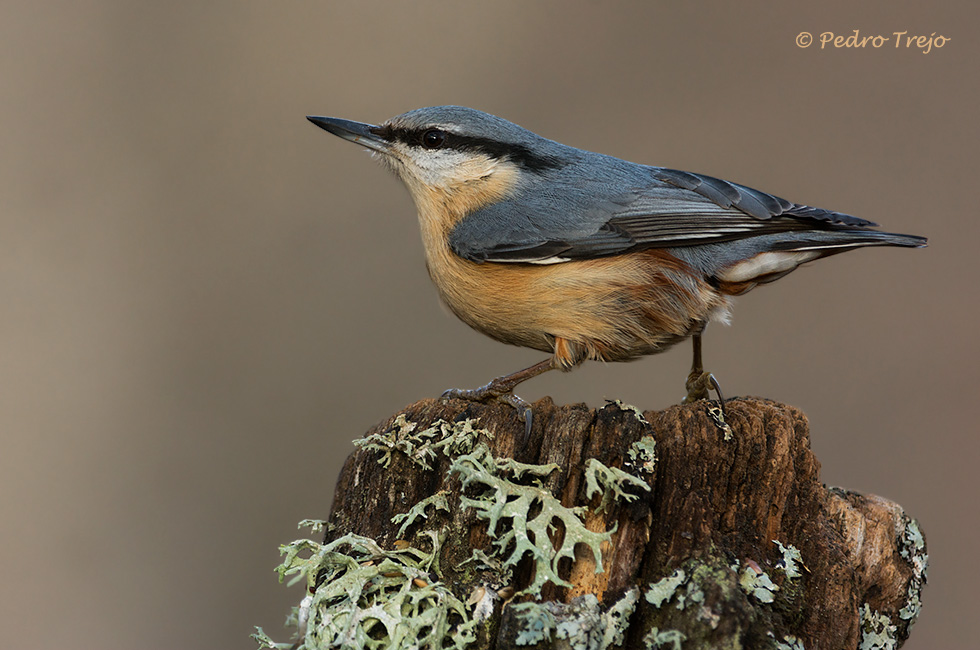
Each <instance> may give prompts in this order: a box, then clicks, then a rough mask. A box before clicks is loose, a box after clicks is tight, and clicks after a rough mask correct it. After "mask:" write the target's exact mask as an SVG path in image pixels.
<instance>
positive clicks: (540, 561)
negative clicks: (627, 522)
mask: <svg viewBox="0 0 980 650" xmlns="http://www.w3.org/2000/svg"><path fill="white" fill-rule="evenodd" d="M555 469H557V465H528V464H525V463H518V462H516V461H513V460H510V459H495V458H494V457H493V455H492V454H491V453H490V449H489V448H488V447H487V446H486V445H485V444H484V443H480V444H478V445H477V447H476V449H475V450H474V451H473V453H471V454H465V455H463V456H460V457H458V458H456V459H455V460H454V461H453V464H452V466H451V467H450V469H449V472H450V474H458V475H459V477H460V479H461V480H462V484H463V489H464V490H468V489H469V490H471V491H472V489H473V488H475V493H474V494H473V495H472V496H467V495H465V494H464V495H463V496H462V497H461V499H460V505H461V506H462V507H464V508H472V509H473V510H474V511H475V512H476V515H477V517H479V518H480V519H483V520H485V521H486V522H487V534H488V535H489V536H490V537H491V538H492V540H493V542H492V543H493V546H494V549H495V550H494V552H493V555H496V556H498V557H499V558H500V559H501V560H502V563H503V566H504V567H511V568H512V567H514V566H516V565H517V563H518V562H519V561H520V560H521V559H522V558H523V557H525V556H527V555H530V556H531V558H532V560H533V562H534V578H533V580H532V581H531V584H530V585H528V587H527V588H526V589H525V590H524V591H523V592H521V593H523V594H534V595H539V594H540V593H541V588H542V587H543V586H544V585H545V584H547V583H548V582H551V583H553V584H556V585H559V586H562V587H571V584H569V583H568V581H566V580H564V579H563V578H561V577H560V576H559V574H558V565H559V563H560V562H561V561H562V560H563V559H566V558H567V559H568V560H571V561H573V562H574V561H575V552H574V551H575V547H576V546H578V545H579V544H582V545H584V546H586V547H587V548H588V549H589V550H590V551H591V553H592V555H593V558H594V559H595V563H596V570H595V572H596V573H600V572H601V571H602V552H601V550H600V545H601V544H602V543H603V542H607V541H609V539H610V538H611V537H612V533H613V532H615V527H614V528H613V530H610V531H607V532H604V533H603V532H595V531H591V530H589V529H588V528H586V526H585V524H584V522H583V520H582V515H583V513H584V512H585V510H586V508H584V507H581V506H579V507H575V508H566V507H565V506H563V505H562V504H561V502H560V501H559V500H558V499H557V498H555V496H554V495H553V494H552V493H551V492H550V491H549V490H548V489H546V488H544V487H542V486H541V482H542V481H543V479H544V478H545V477H547V476H548V475H549V474H550V473H551V472H552V471H554V470H555ZM508 474H510V475H511V476H508ZM519 481H523V483H522V482H519ZM526 483H530V485H527V484H526ZM504 522H506V523H504ZM556 525H561V526H562V527H563V528H564V535H563V536H562V541H561V545H560V546H559V547H558V548H555V546H554V545H553V544H552V542H551V538H550V536H549V532H550V531H552V530H554V529H555V527H556Z"/></svg>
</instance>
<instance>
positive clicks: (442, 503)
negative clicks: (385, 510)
mask: <svg viewBox="0 0 980 650" xmlns="http://www.w3.org/2000/svg"><path fill="white" fill-rule="evenodd" d="M447 494H449V493H448V492H446V491H445V490H440V491H438V492H436V493H435V494H433V495H432V496H430V497H426V498H425V499H422V500H421V501H419V502H418V503H416V504H415V505H414V506H412V507H411V509H410V510H409V511H408V512H405V513H402V514H400V515H395V516H394V517H392V518H391V523H393V524H397V523H401V527H400V528H399V529H398V537H401V536H402V535H404V534H405V531H406V530H408V528H409V527H410V526H411V525H412V524H414V523H415V520H416V519H418V518H419V517H421V518H422V519H427V518H428V515H426V514H425V509H426V508H428V507H429V506H432V507H433V508H434V509H435V510H436V511H439V510H442V511H443V512H449V502H448V501H447V500H446V495H447Z"/></svg>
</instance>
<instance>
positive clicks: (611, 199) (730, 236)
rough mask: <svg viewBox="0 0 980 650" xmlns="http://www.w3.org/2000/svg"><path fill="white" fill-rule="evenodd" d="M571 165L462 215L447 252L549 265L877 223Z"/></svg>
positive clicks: (716, 187)
mask: <svg viewBox="0 0 980 650" xmlns="http://www.w3.org/2000/svg"><path fill="white" fill-rule="evenodd" d="M574 171H575V170H572V173H567V174H566V175H565V176H564V178H549V179H547V182H546V183H544V184H541V185H538V186H536V187H532V188H527V189H526V190H525V191H523V192H521V193H519V194H518V195H517V196H516V197H514V198H511V199H508V200H505V201H502V202H499V203H496V204H493V205H491V206H488V207H486V208H483V209H481V210H478V211H476V212H474V213H472V214H470V215H468V216H467V217H465V218H464V219H463V220H462V221H460V223H459V224H457V226H456V227H455V228H454V230H453V231H452V233H451V234H450V245H451V247H452V249H453V250H454V251H455V252H456V253H457V254H458V255H460V256H462V257H464V258H466V259H470V260H473V261H477V262H484V261H489V262H539V263H540V262H558V261H565V260H572V259H588V258H593V257H603V256H607V255H615V254H617V253H622V252H625V251H628V250H637V249H644V248H673V247H681V246H695V245H699V244H708V243H718V242H725V241H732V240H736V239H744V238H747V237H755V236H758V235H767V234H774V233H783V232H790V231H801V230H827V229H835V228H840V227H842V226H843V227H847V228H850V229H863V228H869V227H873V226H875V225H876V224H873V223H871V222H870V221H865V220H864V219H859V218H857V217H853V216H851V215H847V214H842V213H839V212H831V211H829V210H823V209H820V208H812V207H809V206H804V205H798V204H795V203H791V202H789V201H787V200H785V199H781V198H779V197H776V196H773V195H771V194H766V193H765V192H760V191H758V190H753V189H751V188H748V187H744V186H742V185H736V184H735V183H730V182H728V181H724V180H721V179H717V178H713V177H711V176H703V175H700V174H692V173H689V172H682V171H676V170H671V169H662V168H658V167H642V166H639V165H635V166H631V167H630V168H621V169H620V170H619V171H620V172H621V173H620V174H618V175H611V176H610V177H609V178H601V179H588V176H586V175H585V174H581V173H580V174H578V175H576V174H575V173H574ZM579 171H581V170H579ZM583 179H586V180H583Z"/></svg>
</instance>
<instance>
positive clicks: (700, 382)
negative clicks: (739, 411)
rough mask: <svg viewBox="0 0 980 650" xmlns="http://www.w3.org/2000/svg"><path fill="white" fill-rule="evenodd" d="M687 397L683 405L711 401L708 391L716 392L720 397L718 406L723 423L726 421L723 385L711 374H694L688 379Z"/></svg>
mask: <svg viewBox="0 0 980 650" xmlns="http://www.w3.org/2000/svg"><path fill="white" fill-rule="evenodd" d="M685 387H686V388H687V395H686V396H685V397H684V399H683V400H682V401H681V403H682V404H691V403H693V402H697V401H698V400H702V399H709V397H708V391H710V390H714V391H715V394H716V395H718V405H719V407H720V408H721V419H722V422H724V421H725V419H726V417H727V415H728V414H727V413H726V412H725V396H724V395H722V393H721V385H720V384H719V383H718V380H717V379H715V376H714V375H712V374H711V373H710V372H704V371H702V372H701V373H696V372H692V373H691V374H690V375H689V376H688V378H687V384H686V386H685Z"/></svg>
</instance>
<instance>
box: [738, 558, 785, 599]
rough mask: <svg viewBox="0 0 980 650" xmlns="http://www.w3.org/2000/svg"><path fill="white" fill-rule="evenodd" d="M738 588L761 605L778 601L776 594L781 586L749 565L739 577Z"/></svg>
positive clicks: (763, 572)
mask: <svg viewBox="0 0 980 650" xmlns="http://www.w3.org/2000/svg"><path fill="white" fill-rule="evenodd" d="M738 586H739V587H741V588H742V591H744V592H745V593H747V594H748V595H750V596H752V597H753V598H755V599H756V600H758V601H759V602H760V603H771V602H772V601H774V600H776V592H777V591H779V586H778V585H776V583H774V582H773V581H772V580H770V579H769V576H768V575H766V573H765V571H762V570H757V569H755V568H754V567H752V566H750V565H748V564H746V565H745V567H743V568H742V572H741V573H740V574H739V575H738Z"/></svg>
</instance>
